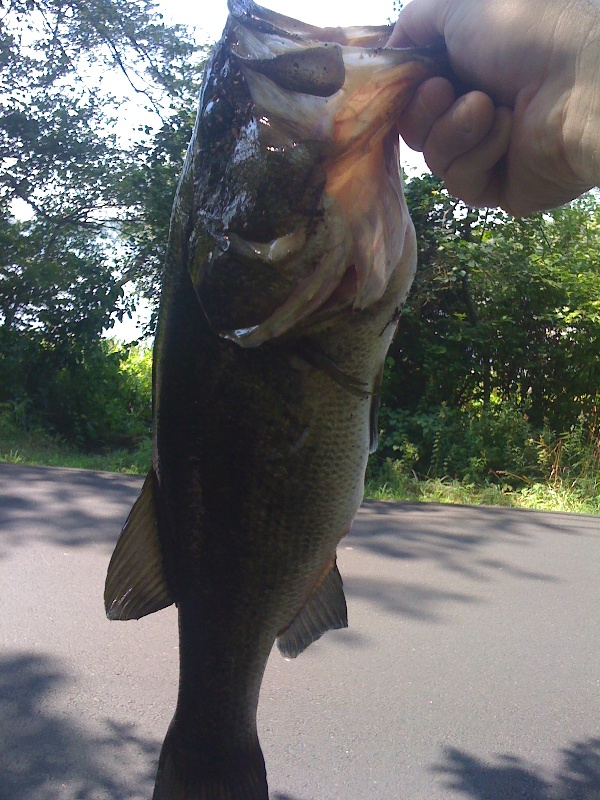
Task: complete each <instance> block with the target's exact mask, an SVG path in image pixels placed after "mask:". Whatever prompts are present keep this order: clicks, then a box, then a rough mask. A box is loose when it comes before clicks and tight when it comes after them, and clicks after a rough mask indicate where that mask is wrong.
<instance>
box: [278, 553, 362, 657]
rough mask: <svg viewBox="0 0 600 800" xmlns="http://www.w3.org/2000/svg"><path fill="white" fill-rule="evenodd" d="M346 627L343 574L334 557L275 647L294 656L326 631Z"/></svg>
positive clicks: (346, 613) (280, 635)
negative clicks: (327, 569) (325, 572)
mask: <svg viewBox="0 0 600 800" xmlns="http://www.w3.org/2000/svg"><path fill="white" fill-rule="evenodd" d="M347 627H348V612H347V610H346V598H345V597H344V589H343V584H342V576H341V575H340V572H339V570H338V568H337V565H336V563H335V561H334V562H333V564H332V565H331V569H329V571H328V572H327V574H326V575H325V577H324V578H323V580H322V581H321V582H320V583H319V584H318V586H317V587H316V588H315V589H314V590H313V592H312V594H311V596H310V597H309V598H308V600H307V601H306V603H305V604H304V605H303V606H302V608H301V609H300V611H299V612H298V614H297V616H296V617H295V618H294V620H293V622H292V623H291V624H290V625H288V627H287V628H285V629H284V630H283V631H281V632H280V634H279V636H278V637H277V647H278V648H279V650H280V652H281V653H282V654H283V655H284V656H286V657H287V658H296V656H298V655H300V653H301V652H302V651H303V650H306V648H307V647H308V645H309V644H312V643H313V642H314V641H316V640H317V639H319V638H320V637H321V636H322V635H323V634H324V633H326V632H327V631H330V630H336V629H337V628H347Z"/></svg>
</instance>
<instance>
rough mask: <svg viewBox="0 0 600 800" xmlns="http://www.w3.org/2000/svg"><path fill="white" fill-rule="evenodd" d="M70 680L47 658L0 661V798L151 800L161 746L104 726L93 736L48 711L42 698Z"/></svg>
mask: <svg viewBox="0 0 600 800" xmlns="http://www.w3.org/2000/svg"><path fill="white" fill-rule="evenodd" d="M69 682H70V678H69V676H68V674H67V673H66V672H65V671H64V670H63V669H62V668H61V666H60V664H59V662H58V661H56V660H53V659H50V658H48V657H47V656H39V655H34V654H30V653H23V654H16V655H13V656H10V657H4V658H1V659H0V730H1V731H2V735H1V737H0V799H1V800H40V798H44V800H123V798H132V797H134V796H135V797H136V798H138V797H139V798H147V797H150V796H151V794H152V787H153V786H154V777H155V770H156V763H157V761H158V754H159V749H160V742H157V741H152V740H149V739H144V738H142V737H140V736H138V735H136V732H135V730H134V727H133V726H131V725H119V724H116V723H115V722H112V721H110V720H106V721H105V724H104V731H103V732H102V733H101V734H100V735H97V736H94V735H92V734H90V732H89V731H85V730H84V729H83V728H81V727H80V726H78V725H75V724H73V723H72V722H70V721H69V720H67V719H65V718H63V717H59V716H57V715H54V714H53V713H50V712H49V711H48V710H47V709H45V708H44V706H45V705H46V702H47V699H48V698H51V697H52V694H53V693H54V692H55V691H57V690H58V689H59V688H60V687H62V686H64V685H65V684H68V683H69ZM132 787H134V790H133V791H132ZM138 792H139V794H138Z"/></svg>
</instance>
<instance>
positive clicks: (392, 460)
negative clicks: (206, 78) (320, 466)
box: [0, 0, 600, 514]
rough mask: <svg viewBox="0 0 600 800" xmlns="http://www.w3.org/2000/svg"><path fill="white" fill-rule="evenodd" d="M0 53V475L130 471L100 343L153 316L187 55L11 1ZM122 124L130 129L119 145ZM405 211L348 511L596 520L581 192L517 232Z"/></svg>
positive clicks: (590, 267)
mask: <svg viewBox="0 0 600 800" xmlns="http://www.w3.org/2000/svg"><path fill="white" fill-rule="evenodd" d="M0 44H1V45H2V52H3V53H4V54H5V56H6V58H5V61H6V64H7V69H6V70H5V72H4V81H3V83H2V85H1V86H0V106H1V107H2V109H3V112H2V115H0V460H2V461H8V462H13V463H27V464H41V465H54V466H71V467H83V468H88V469H97V470H115V471H122V472H129V473H134V474H143V473H145V472H146V470H147V468H148V465H149V462H150V425H151V419H150V416H151V411H150V383H151V354H150V349H149V347H148V346H147V345H143V344H133V345H129V346H125V345H122V344H119V343H116V342H114V341H111V340H109V339H107V338H106V330H107V329H109V328H110V325H111V321H113V320H115V319H119V318H122V317H123V316H125V315H127V314H130V313H132V312H133V311H134V309H135V304H136V302H137V300H139V299H140V298H144V299H145V300H146V302H149V303H150V304H151V305H152V307H153V308H154V309H155V310H156V306H157V297H158V292H159V286H160V275H161V265H162V263H163V260H164V255H165V249H166V243H167V236H168V226H169V216H170V209H171V205H172V200H173V195H174V192H175V188H176V185H177V178H178V174H179V172H180V169H181V163H182V160H183V155H184V152H185V148H186V144H187V141H188V139H189V136H190V132H191V126H192V123H193V118H194V112H195V105H196V95H197V90H198V83H199V77H200V67H201V64H202V62H203V60H204V59H205V58H206V54H207V50H206V48H199V47H197V46H196V44H195V43H194V41H193V38H192V36H191V33H190V32H189V31H188V30H187V29H186V28H184V27H181V26H175V27H169V26H166V25H165V24H164V23H163V21H162V19H161V18H160V16H159V15H158V14H157V13H156V11H155V9H154V8H153V6H152V4H151V3H146V2H142V3H139V2H137V0H136V2H133V0H94V2H91V3H86V4H80V3H72V2H70V0H69V1H67V0H65V1H64V2H62V0H58V2H54V0H53V2H49V0H40V2H38V3H27V2H20V1H19V2H13V3H11V4H10V5H9V8H8V10H7V12H6V14H5V15H4V17H3V18H2V25H1V26H0ZM100 74H102V75H106V76H108V75H109V74H113V75H120V76H121V78H122V83H124V85H125V87H126V89H128V91H129V96H128V97H126V96H125V95H123V96H115V94H114V92H115V91H116V90H115V88H114V87H115V86H117V85H118V84H116V83H112V84H110V89H109V88H108V84H107V83H106V81H105V80H104V78H103V79H102V80H99V79H98V75H100ZM94 76H95V77H94ZM125 94H127V92H125ZM135 103H137V104H138V105H137V108H138V111H134V110H131V109H134V105H135ZM132 104H134V105H132ZM124 108H127V109H129V110H131V114H132V115H133V116H135V115H137V114H138V113H139V114H142V112H143V115H144V116H143V118H144V119H145V120H147V123H146V122H145V123H144V124H140V125H139V127H138V129H137V132H136V133H137V135H136V137H135V138H134V140H128V141H127V142H125V143H124V142H123V141H121V139H120V137H119V136H118V135H117V134H116V133H115V130H116V128H115V122H116V120H117V118H118V117H120V116H121V117H122V116H123V113H124V112H123V109H124ZM128 113H129V111H128ZM140 118H141V117H140ZM407 199H408V202H409V206H410V209H411V215H412V217H413V220H414V223H415V228H416V231H417V240H418V247H419V267H418V271H417V275H416V279H415V283H414V287H413V289H412V291H411V294H410V297H409V299H408V302H407V303H406V305H405V306H404V308H403V309H402V310H401V311H400V312H399V330H398V335H397V337H396V339H395V341H394V344H393V346H392V349H391V351H390V354H389V357H388V360H387V365H386V372H385V376H384V381H383V388H382V408H381V413H380V418H379V427H380V446H379V450H378V452H377V453H376V454H375V455H374V456H373V457H372V459H371V461H370V464H369V471H368V483H367V496H368V497H371V498H379V499H396V500H425V501H439V502H457V503H486V504H506V505H517V506H524V507H528V508H546V509H557V510H564V511H579V512H587V513H594V514H600V290H599V288H598V287H600V251H599V245H598V242H599V241H600V236H599V234H600V200H599V198H598V195H597V194H595V193H590V194H589V195H587V196H585V197H583V198H581V199H580V200H578V201H576V202H574V203H572V204H571V205H570V206H567V207H565V208H562V209H559V210H557V211H554V212H551V213H548V214H544V215H537V216H535V217H532V218H529V219H526V220H514V219H511V218H508V217H506V216H505V215H503V214H502V213H499V212H485V211H480V210H475V209H469V208H467V207H465V206H464V205H463V204H461V203H460V202H458V201H455V200H453V199H452V198H451V197H449V196H448V194H447V193H446V192H445V191H444V189H443V186H442V185H441V184H440V182H439V181H438V180H437V179H436V178H434V177H432V176H425V177H422V178H413V179H412V180H410V181H409V182H408V185H407ZM153 324H154V318H153V319H152V320H151V322H150V325H149V328H150V327H151V326H152V325H153ZM147 333H150V330H149V331H148V332H147Z"/></svg>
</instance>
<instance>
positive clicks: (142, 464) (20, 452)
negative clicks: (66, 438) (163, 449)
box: [0, 416, 152, 475]
mask: <svg viewBox="0 0 600 800" xmlns="http://www.w3.org/2000/svg"><path fill="white" fill-rule="evenodd" d="M151 454H152V443H151V441H150V440H149V439H148V440H147V441H143V442H141V443H140V444H139V446H138V447H136V448H135V449H134V450H127V449H118V450H113V451H112V452H109V453H81V452H79V451H78V450H77V449H76V448H74V447H72V446H69V445H68V444H66V443H65V442H63V441H62V440H61V439H60V438H59V437H57V436H52V435H51V434H49V433H47V432H46V431H44V430H42V429H40V428H33V429H29V430H20V429H18V428H16V427H15V426H14V425H12V424H11V423H10V422H9V421H8V420H7V419H6V418H3V417H2V416H0V462H2V463H5V464H28V465H31V466H40V467H72V468H74V469H90V470H96V471H102V472H121V473H124V474H127V475H145V474H146V472H148V467H149V466H150V461H151Z"/></svg>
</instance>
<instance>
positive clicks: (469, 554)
mask: <svg viewBox="0 0 600 800" xmlns="http://www.w3.org/2000/svg"><path fill="white" fill-rule="evenodd" d="M574 519H576V520H577V522H576V523H574V522H573V520H574ZM567 520H568V523H567ZM574 527H576V529H577V531H578V533H579V532H581V535H584V534H585V533H586V532H587V530H588V528H589V532H590V534H592V533H593V534H594V535H597V531H598V520H597V519H596V518H593V517H589V518H588V517H585V516H581V517H577V518H574V517H573V516H572V515H571V516H569V517H567V515H560V514H549V513H546V514H542V513H540V512H528V511H524V510H522V509H511V508H488V507H482V506H479V507H472V506H451V505H436V504H425V503H381V502H366V503H364V505H363V508H362V513H361V514H359V516H358V517H357V518H356V520H355V522H354V525H353V527H352V530H351V532H350V534H349V535H348V537H347V538H346V539H344V543H346V542H347V543H348V544H350V545H352V546H357V547H360V548H361V549H364V550H367V551H369V552H371V553H373V554H375V555H379V556H383V557H385V558H391V559H397V560H399V561H414V560H418V559H419V560H427V561H430V562H431V563H432V564H434V565H435V566H437V567H439V568H441V569H444V570H446V571H448V572H451V573H454V574H455V575H458V576H463V577H465V578H468V579H470V580H475V581H481V582H485V581H488V580H490V579H491V578H492V576H493V574H494V572H496V573H497V572H498V570H502V571H503V573H504V574H505V575H506V574H508V575H511V576H512V577H515V578H523V579H527V580H535V581H541V582H546V583H555V582H556V581H557V580H558V579H557V578H556V577H555V576H554V575H548V574H545V573H542V572H532V571H528V570H524V569H521V568H520V567H519V566H518V562H519V557H518V556H519V553H520V552H521V551H522V548H528V547H532V546H534V545H535V544H536V537H537V536H538V535H544V536H547V535H550V534H552V533H555V534H563V535H564V534H567V533H568V534H570V535H572V534H573V529H574ZM471 531H476V533H472V532H471ZM502 544H506V545H510V546H511V547H514V548H515V558H514V559H513V560H512V563H509V562H508V561H506V560H499V559H494V558H489V557H487V555H486V551H489V550H490V549H491V548H492V546H493V547H497V546H498V545H502Z"/></svg>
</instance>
